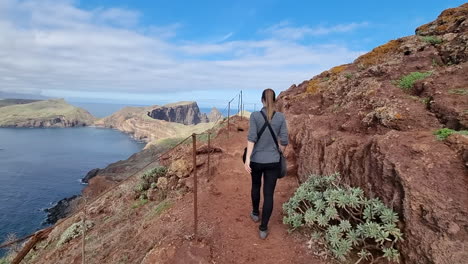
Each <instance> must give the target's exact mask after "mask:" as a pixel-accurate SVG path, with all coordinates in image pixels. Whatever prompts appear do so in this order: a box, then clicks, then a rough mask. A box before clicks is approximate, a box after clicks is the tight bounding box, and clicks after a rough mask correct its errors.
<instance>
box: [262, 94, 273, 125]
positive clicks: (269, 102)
mask: <svg viewBox="0 0 468 264" xmlns="http://www.w3.org/2000/svg"><path fill="white" fill-rule="evenodd" d="M262 102H263V103H264V104H265V107H266V110H267V119H268V121H271V119H272V118H273V112H275V102H276V95H275V91H273V89H270V88H268V89H265V90H263V93H262Z"/></svg>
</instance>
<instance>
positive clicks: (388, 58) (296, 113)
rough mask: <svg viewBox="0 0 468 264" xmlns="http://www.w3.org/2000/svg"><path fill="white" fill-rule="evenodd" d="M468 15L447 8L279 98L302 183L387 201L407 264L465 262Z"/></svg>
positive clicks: (467, 256)
mask: <svg viewBox="0 0 468 264" xmlns="http://www.w3.org/2000/svg"><path fill="white" fill-rule="evenodd" d="M467 18H468V4H464V5H462V6H460V7H458V8H454V9H448V10H445V11H444V12H442V13H441V15H440V16H439V17H438V18H437V20H435V21H434V22H431V23H429V24H426V25H423V26H421V27H419V28H418V29H417V30H416V35H413V36H408V37H404V38H400V39H396V40H392V41H390V42H388V43H387V44H384V45H382V46H379V47H377V48H375V49H373V50H372V51H371V52H369V53H367V54H364V55H362V56H360V57H359V58H357V59H356V60H355V61H354V62H353V63H351V64H346V65H341V66H337V67H334V68H332V69H330V70H328V71H325V72H323V73H321V74H319V75H317V76H315V77H314V78H312V79H310V80H308V81H304V82H303V83H301V84H299V85H297V86H296V85H293V86H291V87H290V88H289V89H288V90H287V91H285V92H282V93H281V94H280V96H279V108H280V110H281V111H283V112H284V113H285V114H286V117H287V120H288V124H289V127H290V138H291V145H292V147H291V148H289V150H288V156H289V157H291V158H292V160H293V161H294V162H293V163H294V164H295V165H296V166H295V170H296V171H297V172H298V175H299V176H300V179H301V180H304V179H305V178H306V176H307V175H309V173H316V174H328V173H333V172H340V173H341V174H342V175H343V176H344V179H345V180H346V181H347V182H348V183H349V184H352V185H357V186H360V187H362V188H364V189H365V191H366V193H367V194H368V195H369V196H371V197H380V198H382V199H383V200H384V201H385V203H386V204H387V205H389V206H391V207H393V208H394V209H395V210H396V211H398V213H399V214H400V216H401V220H402V223H403V225H402V228H403V230H404V232H405V241H404V242H403V243H402V244H401V245H399V247H400V251H401V252H402V254H403V256H402V257H403V261H404V262H405V263H421V264H423V263H424V264H427V263H458V264H462V263H466V260H467V259H468V251H467V250H466V249H467V248H468V194H467V190H468V167H467V163H466V162H467V161H468V153H467V152H468V138H467V136H464V135H462V134H463V132H461V131H459V132H457V131H456V130H466V129H467V128H468V112H467V109H468V97H467V96H468V74H467V73H468V62H467V58H468V48H467V47H468V19H467ZM444 127H445V128H450V129H454V130H455V131H452V132H454V133H453V134H452V135H450V136H448V138H447V139H445V140H440V139H439V140H438V139H437V138H436V136H435V135H434V134H433V133H434V132H435V131H437V130H438V129H441V128H444Z"/></svg>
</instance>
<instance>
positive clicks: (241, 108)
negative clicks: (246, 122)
mask: <svg viewBox="0 0 468 264" xmlns="http://www.w3.org/2000/svg"><path fill="white" fill-rule="evenodd" d="M242 110H244V109H243V107H242V90H241V93H240V116H241V120H242V115H243V113H242Z"/></svg>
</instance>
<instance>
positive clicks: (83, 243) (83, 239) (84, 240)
mask: <svg viewBox="0 0 468 264" xmlns="http://www.w3.org/2000/svg"><path fill="white" fill-rule="evenodd" d="M86 202H87V199H86V197H84V206H83V225H82V226H81V228H82V229H83V237H82V239H81V263H82V264H85V263H86V250H85V248H86V227H87V226H86Z"/></svg>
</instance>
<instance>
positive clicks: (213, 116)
mask: <svg viewBox="0 0 468 264" xmlns="http://www.w3.org/2000/svg"><path fill="white" fill-rule="evenodd" d="M222 119H223V114H221V112H220V111H219V110H218V109H217V108H216V107H213V108H211V111H210V113H209V114H208V120H209V121H210V122H217V121H220V120H222Z"/></svg>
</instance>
